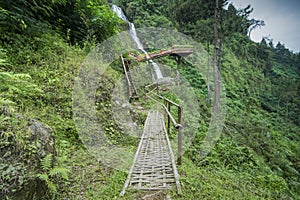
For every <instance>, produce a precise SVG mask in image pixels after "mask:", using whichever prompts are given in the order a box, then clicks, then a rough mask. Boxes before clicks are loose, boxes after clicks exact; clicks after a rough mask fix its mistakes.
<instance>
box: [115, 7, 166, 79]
mask: <svg viewBox="0 0 300 200" xmlns="http://www.w3.org/2000/svg"><path fill="white" fill-rule="evenodd" d="M111 9H112V10H113V11H114V12H115V13H116V14H117V15H118V17H119V18H121V19H122V20H124V21H128V20H127V17H126V16H125V14H124V12H123V10H122V9H121V8H120V7H118V6H116V5H112V7H111ZM128 24H129V34H130V36H131V37H132V39H133V40H134V41H135V43H136V46H137V48H138V49H139V50H141V51H142V52H143V53H144V54H145V55H146V57H147V58H149V54H148V52H147V51H146V50H145V49H144V47H143V44H142V43H141V41H140V38H139V37H138V36H137V33H136V30H135V27H134V24H133V23H131V22H129V21H128ZM149 62H150V63H151V64H152V66H153V68H154V71H155V74H156V78H157V80H159V79H162V78H163V75H162V73H161V71H160V68H159V66H158V65H157V63H156V62H154V61H153V60H152V59H149Z"/></svg>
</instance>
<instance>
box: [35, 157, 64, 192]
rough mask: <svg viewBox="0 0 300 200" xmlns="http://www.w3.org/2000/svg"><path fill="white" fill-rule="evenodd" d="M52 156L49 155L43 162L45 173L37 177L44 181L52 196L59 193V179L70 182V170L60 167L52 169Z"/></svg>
mask: <svg viewBox="0 0 300 200" xmlns="http://www.w3.org/2000/svg"><path fill="white" fill-rule="evenodd" d="M51 164H52V154H48V155H47V156H45V157H44V158H43V159H42V160H41V167H42V169H43V171H44V172H43V173H40V174H37V175H36V176H37V177H38V178H39V179H40V180H42V181H44V182H45V183H46V185H47V187H48V189H49V190H50V192H51V193H52V194H55V193H56V192H57V183H56V181H57V178H62V179H64V180H68V174H69V172H70V171H69V170H68V169H66V168H63V167H60V166H55V167H52V165H51Z"/></svg>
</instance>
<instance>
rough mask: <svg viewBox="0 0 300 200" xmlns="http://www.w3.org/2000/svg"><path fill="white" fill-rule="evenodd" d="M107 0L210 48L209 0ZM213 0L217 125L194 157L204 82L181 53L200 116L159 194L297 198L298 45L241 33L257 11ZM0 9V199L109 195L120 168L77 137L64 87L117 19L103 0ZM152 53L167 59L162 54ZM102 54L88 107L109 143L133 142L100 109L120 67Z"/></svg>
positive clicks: (120, 177)
mask: <svg viewBox="0 0 300 200" xmlns="http://www.w3.org/2000/svg"><path fill="white" fill-rule="evenodd" d="M114 3H116V4H118V5H120V6H121V7H122V8H123V9H124V11H125V13H126V15H127V16H128V18H129V20H130V21H133V22H134V23H135V24H136V26H139V27H143V26H155V27H171V28H172V29H177V30H179V31H181V32H183V33H185V34H188V35H189V36H191V37H193V38H194V39H195V40H197V41H198V42H200V43H202V44H203V46H205V48H206V49H207V50H208V51H209V53H211V52H213V46H212V43H213V42H212V41H213V23H214V7H215V5H214V1H210V0H186V1H183V0H162V1H154V0H147V1H143V0H135V1H131V0H116V1H114ZM219 3H220V6H221V8H222V9H221V12H220V13H221V16H220V19H221V20H220V25H219V32H220V33H221V36H222V37H221V39H222V42H223V51H222V67H221V74H222V81H223V82H224V84H225V87H226V95H227V116H226V123H225V125H224V130H223V135H222V137H221V139H220V140H219V141H218V143H217V145H216V147H215V148H214V149H213V151H212V152H211V153H210V154H209V155H208V156H207V157H206V158H205V159H200V155H199V148H200V144H201V141H202V140H203V138H204V136H205V132H206V129H207V127H208V124H209V121H208V119H209V117H210V116H209V115H210V107H209V106H208V105H207V103H206V102H207V98H208V97H207V87H206V86H205V85H204V79H205V77H203V76H201V75H199V74H197V73H195V70H194V68H193V66H192V65H191V64H190V63H188V62H184V63H183V67H182V71H181V73H182V75H183V76H184V77H185V78H186V79H187V80H189V81H190V82H191V84H192V86H193V87H194V88H195V91H196V93H197V94H196V95H197V97H198V98H199V99H198V100H199V104H200V105H199V106H200V108H201V113H202V117H203V118H201V119H199V121H200V122H199V123H201V128H200V129H199V132H198V133H197V134H196V138H195V140H194V141H193V144H192V145H191V147H190V148H189V149H188V151H187V153H186V154H185V155H184V157H183V165H182V166H180V167H179V171H180V174H181V181H182V186H183V194H182V195H181V196H178V195H177V194H176V193H175V192H174V193H172V192H169V193H170V195H172V199H212V198H216V199H223V198H225V199H289V198H293V199H299V198H300V193H299V187H300V156H299V155H300V145H299V143H300V136H299V132H300V128H299V126H300V115H299V113H300V53H294V52H292V51H290V50H289V49H287V48H286V47H285V46H284V44H281V43H278V44H276V45H274V44H273V42H272V39H270V38H264V39H262V41H261V42H260V43H255V42H253V41H251V40H250V39H249V34H251V31H252V30H253V29H254V28H256V27H259V26H263V25H264V22H263V21H261V20H257V19H249V14H250V13H251V12H252V8H251V7H250V6H248V7H246V8H244V9H240V10H238V9H236V8H235V7H234V6H233V5H231V4H229V3H228V1H227V0H220V1H219ZM0 19H1V21H0V23H1V29H0V36H1V37H0V38H1V40H0V152H1V153H0V155H1V158H0V161H1V162H0V198H1V199H5V198H6V199H10V198H13V199H20V198H21V196H22V197H23V198H37V199H38V198H40V197H41V196H42V197H43V198H46V197H47V198H48V197H49V198H56V199H60V198H70V199H105V198H107V199H113V198H118V195H119V192H120V190H121V189H122V185H123V182H124V181H125V178H126V174H124V173H123V172H119V171H114V170H112V169H107V168H106V167H105V166H103V165H101V164H99V162H97V161H96V159H94V158H92V157H91V156H90V155H89V154H88V152H87V150H86V149H85V148H84V146H83V145H82V143H81V141H80V140H79V137H78V134H77V131H76V128H75V125H74V121H73V119H72V87H73V83H74V79H75V77H76V75H77V72H78V69H79V67H80V64H81V63H82V62H83V60H84V58H85V56H86V55H87V53H88V52H89V51H90V50H91V49H92V48H93V47H94V46H95V44H96V43H98V42H101V41H103V40H105V39H107V38H108V37H110V36H112V35H113V34H115V33H117V32H119V31H120V29H121V23H122V22H121V20H120V19H119V18H118V17H117V16H116V15H115V14H114V13H113V12H111V10H110V8H109V5H108V4H107V3H106V1H103V0H83V1H81V0H70V1H66V0H44V1H36V0H33V1H26V0H6V1H4V0H2V1H0ZM122 28H124V27H122ZM211 54H212V53H211ZM162 62H165V64H168V65H171V66H174V68H175V67H176V62H174V61H173V60H171V59H169V58H164V59H163V61H162ZM112 65H113V68H112V69H111V70H109V71H108V72H107V74H106V76H105V78H104V79H103V80H102V82H101V81H100V85H99V90H98V91H97V102H96V108H97V109H98V113H97V114H98V117H99V118H100V119H101V120H103V121H105V123H106V124H107V127H106V129H105V130H106V134H107V135H109V136H110V138H111V140H112V142H113V143H116V144H120V145H131V146H132V148H133V147H134V146H136V143H137V141H135V140H128V139H127V137H126V136H125V135H124V131H123V130H122V129H121V128H120V127H118V126H117V124H116V123H115V122H114V120H113V118H112V116H111V104H110V96H109V95H110V94H111V90H112V89H113V88H114V85H113V84H114V82H115V81H116V79H117V78H116V77H119V76H121V71H120V70H119V69H118V66H119V65H120V63H119V62H118V61H116V62H114V63H113V64H112ZM104 82H105V84H107V83H109V84H108V86H109V87H106V86H107V85H105V84H104ZM103 85H105V87H104V86H103ZM141 105H143V106H144V107H147V104H146V103H145V104H141ZM136 115H137V116H139V117H140V118H141V119H144V118H145V115H144V114H143V113H136ZM140 121H141V123H142V121H143V120H140ZM33 125H34V126H37V127H40V128H39V130H43V131H46V132H47V133H49V137H48V136H47V138H49V141H51V142H49V144H51V145H50V146H49V147H48V146H47V145H49V144H45V141H44V136H45V135H48V134H44V136H43V137H41V138H39V137H37V135H38V134H36V133H40V132H41V131H40V132H34V131H33V130H34V129H33V128H32V127H33ZM43 131H42V132H43ZM54 136H55V138H56V139H55V140H53V137H54ZM51 138H52V139H51ZM69 173H71V174H72V176H68V174H69ZM32 183H35V184H32ZM36 183H37V184H41V187H40V188H36V187H34V186H33V185H36ZM21 191H27V192H28V194H27V193H26V194H25V193H22V192H21ZM20 195H21V196H20ZM127 195H128V196H125V198H128V199H133V198H138V197H140V196H139V195H142V194H141V193H137V194H136V193H134V192H129V193H128V194H127Z"/></svg>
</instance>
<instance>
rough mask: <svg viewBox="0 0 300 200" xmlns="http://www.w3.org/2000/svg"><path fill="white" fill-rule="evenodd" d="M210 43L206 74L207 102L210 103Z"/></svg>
mask: <svg viewBox="0 0 300 200" xmlns="http://www.w3.org/2000/svg"><path fill="white" fill-rule="evenodd" d="M209 43H210V42H207V75H206V80H207V104H208V105H210V96H211V91H210V55H209V54H210V49H209Z"/></svg>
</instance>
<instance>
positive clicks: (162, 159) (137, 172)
mask: <svg viewBox="0 0 300 200" xmlns="http://www.w3.org/2000/svg"><path fill="white" fill-rule="evenodd" d="M174 186H176V187H177V190H178V192H179V193H180V192H181V188H180V183H179V174H178V172H177V168H176V164H175V159H174V154H173V151H172V148H171V144H170V141H169V138H168V134H167V131H166V128H165V125H164V119H163V115H162V114H161V113H160V112H158V111H151V112H149V113H148V117H147V119H146V122H145V126H144V131H143V135H142V137H141V140H140V143H139V146H138V149H137V151H136V154H135V157H134V161H133V164H132V166H131V168H130V171H129V173H128V177H127V180H126V181H125V184H124V187H123V190H122V191H121V194H120V195H121V196H123V195H124V194H125V191H126V189H137V190H165V189H171V188H173V187H174Z"/></svg>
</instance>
